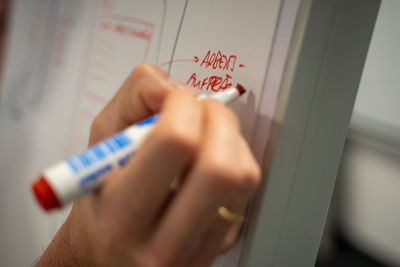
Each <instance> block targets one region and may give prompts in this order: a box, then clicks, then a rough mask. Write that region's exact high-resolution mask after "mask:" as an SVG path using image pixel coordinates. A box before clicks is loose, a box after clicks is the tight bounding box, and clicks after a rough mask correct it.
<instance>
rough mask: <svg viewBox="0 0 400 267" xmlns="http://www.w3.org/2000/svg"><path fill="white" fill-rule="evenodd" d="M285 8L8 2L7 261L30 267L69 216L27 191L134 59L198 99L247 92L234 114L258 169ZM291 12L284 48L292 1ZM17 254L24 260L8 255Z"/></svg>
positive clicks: (84, 129)
mask: <svg viewBox="0 0 400 267" xmlns="http://www.w3.org/2000/svg"><path fill="white" fill-rule="evenodd" d="M281 2H282V1H281V0H269V1H263V0H251V1H244V0H234V1H231V0H223V1H211V0H203V1H202V0H147V1H139V0H134V1H133V0H112V1H111V0H102V1H95V0H85V1H80V0H72V1H71V0H57V1H54V0H53V1H52V0H33V1H30V2H27V1H23V0H17V1H15V2H14V3H13V6H12V11H13V14H12V16H11V23H10V36H9V40H8V46H7V52H8V53H7V59H6V66H5V79H4V80H3V81H2V101H1V111H0V123H1V128H0V147H1V148H2V149H1V154H0V157H1V158H0V159H1V162H0V164H1V165H0V167H1V170H2V171H3V172H4V174H5V175H4V177H5V178H3V179H2V180H1V188H2V189H1V190H2V194H1V199H0V200H1V204H0V205H2V206H1V212H2V214H5V215H6V216H4V218H5V219H4V221H3V223H4V225H6V227H2V229H1V230H0V231H2V232H1V234H2V236H4V238H3V240H2V241H0V242H2V244H1V245H2V247H3V248H4V249H3V250H2V251H1V252H0V253H1V254H0V257H1V258H2V259H4V261H5V264H6V265H27V264H29V263H30V262H32V261H33V259H34V258H35V257H37V256H39V255H40V252H41V251H43V250H44V249H45V248H46V246H47V244H48V242H49V241H50V240H51V238H52V236H53V235H54V233H55V232H56V230H57V229H58V227H59V226H60V225H61V223H62V222H63V220H64V218H65V216H67V214H68V209H66V210H64V211H62V212H59V213H56V214H52V215H50V216H48V215H44V214H43V213H42V212H41V211H40V210H39V209H38V208H37V207H36V206H35V203H34V202H33V200H32V198H31V196H30V195H29V193H28V190H29V184H30V182H31V181H32V180H33V179H34V177H36V175H37V174H38V173H39V172H40V170H42V169H43V168H44V167H46V166H48V165H49V164H51V163H53V162H54V161H56V160H59V159H62V158H64V157H66V156H68V155H70V154H72V153H76V152H77V151H80V150H81V149H83V148H85V147H86V146H87V140H88V135H89V129H90V125H91V122H92V120H93V118H94V116H95V115H96V114H97V113H98V112H99V111H100V110H101V109H102V107H103V106H104V105H105V104H106V102H107V101H108V100H109V99H110V98H111V97H112V96H113V95H114V93H115V92H116V91H117V90H118V88H119V86H120V85H121V84H122V82H123V81H124V79H125V78H126V77H127V75H128V74H129V73H130V72H131V70H132V69H133V68H134V66H136V65H138V64H140V63H141V62H150V63H153V64H154V65H156V66H159V67H160V68H162V69H164V70H165V71H167V72H169V74H170V75H171V76H172V77H173V78H175V79H178V80H180V81H182V82H185V83H188V84H190V85H192V86H193V87H195V88H196V90H197V91H198V92H199V93H205V94H211V93H213V92H215V91H218V90H223V89H224V88H226V87H229V86H230V85H231V84H232V85H235V84H236V83H241V84H243V85H244V86H245V87H246V88H247V89H248V90H249V93H248V94H246V95H244V97H242V98H241V99H240V101H238V102H237V103H235V104H234V105H233V106H232V108H233V110H234V111H235V112H236V114H237V115H238V116H239V118H240V121H241V124H242V129H243V134H244V136H245V137H246V139H247V140H248V141H249V143H250V144H251V145H252V147H253V148H254V152H255V154H256V157H257V160H258V161H261V158H262V154H263V148H264V146H265V143H266V140H267V135H268V131H269V123H270V120H267V121H265V120H264V121H263V124H262V123H261V122H260V121H259V120H258V119H259V118H258V117H259V116H258V115H259V113H260V112H263V115H264V117H269V118H272V117H273V112H274V110H275V103H276V99H277V96H278V91H279V86H278V85H279V81H280V77H279V75H277V77H275V80H274V79H273V80H269V83H266V77H267V76H268V75H266V73H267V70H268V66H269V64H270V55H271V49H272V46H273V42H274V36H275V35H276V27H277V24H278V19H279V14H280V12H281V11H280V10H281V5H282V3H281ZM293 3H294V4H292V5H293V6H294V7H295V8H294V9H293V12H292V14H291V16H292V18H293V19H292V24H290V23H289V24H288V26H287V29H288V30H289V31H287V32H286V34H287V40H286V41H285V44H286V46H285V47H287V46H288V43H289V40H290V34H291V29H292V27H293V23H294V18H295V14H296V6H297V3H298V1H293ZM282 56H283V57H282V58H280V59H279V62H281V68H280V69H279V68H278V70H279V71H282V68H283V62H284V61H285V57H286V54H285V53H283V54H282ZM217 63H218V64H217ZM279 71H278V72H279ZM270 76H271V75H270ZM275 76H276V75H275ZM268 77H269V76H268ZM271 77H273V76H271ZM271 82H272V83H271ZM266 84H268V86H266ZM271 85H272V86H271ZM262 96H264V98H262ZM266 96H267V97H266ZM261 125H262V126H263V127H260V126H261ZM257 129H258V131H256V130H257ZM21 151H24V153H23V155H21ZM20 166H23V168H21V167H20ZM9 188H13V190H8V189H9ZM3 191H4V192H3ZM10 202H12V203H14V204H13V205H14V206H13V208H12V209H11V208H10V207H9V206H8V205H7V203H10ZM32 218H35V219H34V220H32ZM16 222H17V223H16ZM6 229H7V230H6ZM16 233H18V234H16ZM22 236H26V237H30V238H29V239H28V240H25V239H23V238H22ZM21 246H23V247H24V248H23V249H24V251H26V253H25V255H24V257H21V256H17V255H14V254H15V253H16V251H20V250H21V249H22V247H21ZM240 250H241V245H240V243H239V245H237V246H236V247H235V249H233V250H232V252H231V253H230V254H229V255H228V256H227V257H225V258H221V259H219V260H218V261H217V262H216V263H215V266H234V265H236V264H237V262H238V259H239V256H240Z"/></svg>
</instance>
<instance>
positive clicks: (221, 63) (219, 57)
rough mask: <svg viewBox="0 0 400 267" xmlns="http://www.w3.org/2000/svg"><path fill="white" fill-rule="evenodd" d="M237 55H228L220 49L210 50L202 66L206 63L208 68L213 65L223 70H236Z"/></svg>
mask: <svg viewBox="0 0 400 267" xmlns="http://www.w3.org/2000/svg"><path fill="white" fill-rule="evenodd" d="M236 58H237V57H236V56H235V55H230V56H229V57H227V56H226V55H224V54H222V53H221V51H219V50H218V52H217V53H212V54H211V51H210V50H208V52H207V54H206V55H205V57H204V59H203V61H202V62H201V64H200V67H202V66H203V64H205V66H206V68H208V67H210V66H211V67H212V68H213V69H214V70H215V69H221V70H228V69H230V71H234V70H235V63H236Z"/></svg>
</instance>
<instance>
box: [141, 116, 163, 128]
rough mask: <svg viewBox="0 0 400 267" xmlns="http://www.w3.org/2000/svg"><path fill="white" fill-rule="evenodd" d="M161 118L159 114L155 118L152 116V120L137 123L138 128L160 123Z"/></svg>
mask: <svg viewBox="0 0 400 267" xmlns="http://www.w3.org/2000/svg"><path fill="white" fill-rule="evenodd" d="M159 118H160V115H159V114H155V115H153V116H151V117H150V118H147V119H145V120H144V121H141V122H139V123H137V124H136V125H137V126H144V125H148V124H153V123H155V122H157V121H158V119H159Z"/></svg>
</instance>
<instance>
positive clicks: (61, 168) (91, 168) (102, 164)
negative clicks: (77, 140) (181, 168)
mask: <svg viewBox="0 0 400 267" xmlns="http://www.w3.org/2000/svg"><path fill="white" fill-rule="evenodd" d="M245 92H246V90H245V89H244V88H243V86H241V85H240V84H237V86H236V87H231V88H228V89H225V90H224V91H223V92H218V93H215V94H212V95H199V97H198V99H199V100H200V99H204V98H212V99H215V100H217V101H220V102H222V103H224V104H228V103H230V102H232V101H233V100H235V99H237V98H238V97H239V96H241V95H242V94H244V93H245ZM158 118H159V115H158V114H156V115H153V116H152V117H150V118H148V119H146V120H144V121H142V122H139V123H137V124H134V125H132V126H130V127H128V128H126V129H125V130H123V131H121V132H119V133H118V134H116V135H114V136H112V137H110V138H108V139H106V140H104V141H102V142H100V143H98V144H96V145H94V146H92V147H90V148H88V149H87V150H85V151H83V152H81V153H79V154H78V155H75V156H73V157H71V158H69V159H67V160H64V161H61V162H59V163H57V164H55V165H53V166H51V167H50V168H48V169H46V170H44V171H43V173H42V174H41V175H40V176H39V178H38V179H37V180H36V181H35V182H34V183H33V184H32V190H33V193H34V195H35V197H36V199H37V201H38V202H39V204H40V205H41V206H42V208H43V209H44V210H46V211H50V210H52V209H54V208H61V207H62V206H65V205H67V204H68V203H70V202H72V201H73V200H75V199H76V198H78V197H80V196H82V195H84V194H86V193H89V192H91V191H93V190H94V189H96V188H98V187H99V186H101V185H102V184H103V183H104V180H105V177H106V176H105V175H103V174H105V173H107V172H109V171H111V170H112V169H113V168H115V167H117V166H123V165H124V164H125V163H126V162H127V160H128V159H129V158H130V157H131V156H132V155H133V154H134V153H135V151H136V150H137V148H138V147H139V145H140V144H141V143H142V142H143V140H144V139H145V137H146V136H147V134H148V133H149V132H150V130H151V129H152V128H153V127H154V124H155V123H156V122H157V120H158Z"/></svg>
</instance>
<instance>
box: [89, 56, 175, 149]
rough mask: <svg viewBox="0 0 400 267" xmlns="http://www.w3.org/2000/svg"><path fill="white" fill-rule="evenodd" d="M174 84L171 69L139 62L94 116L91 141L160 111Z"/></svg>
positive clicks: (107, 135)
mask: <svg viewBox="0 0 400 267" xmlns="http://www.w3.org/2000/svg"><path fill="white" fill-rule="evenodd" d="M174 87H176V86H175V85H174V83H171V82H170V80H169V75H168V74H167V73H165V72H163V71H162V70H160V69H158V68H157V67H155V66H153V65H151V64H148V63H143V64H140V65H138V66H137V67H136V68H135V69H134V70H133V71H132V72H131V73H130V75H129V76H128V78H127V79H126V80H125V82H124V83H123V85H122V86H121V88H120V89H119V90H118V91H117V93H116V94H115V95H114V97H113V98H112V99H111V100H110V102H109V103H108V104H107V105H106V106H105V107H104V108H103V110H102V111H100V113H99V114H98V115H97V116H96V118H95V119H94V121H93V123H92V127H91V133H90V138H89V145H91V144H94V143H97V142H98V141H100V140H102V139H105V138H107V137H109V136H111V135H113V134H115V133H117V132H119V131H121V130H123V129H125V128H126V127H127V126H129V125H131V124H133V123H135V122H138V121H141V120H143V119H145V118H147V117H149V116H150V115H152V114H154V113H156V112H158V111H159V110H160V108H161V105H162V103H163V101H164V99H165V97H166V95H167V94H168V92H170V91H171V90H173V88H174Z"/></svg>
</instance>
